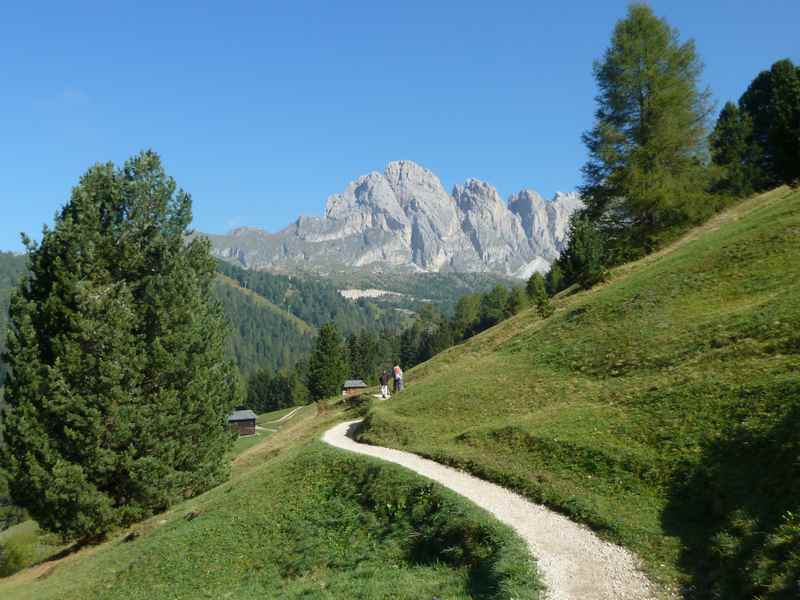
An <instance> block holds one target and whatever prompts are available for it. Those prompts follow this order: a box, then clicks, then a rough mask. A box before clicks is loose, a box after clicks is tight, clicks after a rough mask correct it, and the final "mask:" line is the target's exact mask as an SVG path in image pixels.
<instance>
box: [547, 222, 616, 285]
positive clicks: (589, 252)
mask: <svg viewBox="0 0 800 600" xmlns="http://www.w3.org/2000/svg"><path fill="white" fill-rule="evenodd" d="M604 254H605V248H604V242H603V237H602V236H601V235H600V233H599V232H598V230H597V228H596V227H595V226H594V225H593V224H592V223H591V222H590V221H589V219H588V218H587V217H586V216H585V215H584V214H582V213H581V212H577V213H575V214H573V215H572V217H570V222H569V244H568V245H567V247H566V248H565V249H564V251H563V252H562V253H561V256H559V257H558V264H559V266H560V269H561V271H562V272H563V274H564V282H565V284H566V285H568V286H569V285H572V284H573V283H577V284H579V285H580V286H581V287H582V288H584V289H589V288H590V287H592V286H593V285H595V284H597V283H599V282H601V281H603V280H604V279H605V277H606V269H605V266H604Z"/></svg>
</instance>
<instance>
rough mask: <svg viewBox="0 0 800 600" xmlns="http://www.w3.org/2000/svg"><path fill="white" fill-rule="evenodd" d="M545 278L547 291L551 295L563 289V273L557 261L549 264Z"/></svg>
mask: <svg viewBox="0 0 800 600" xmlns="http://www.w3.org/2000/svg"><path fill="white" fill-rule="evenodd" d="M545 279H546V283H547V293H548V294H550V295H551V296H555V295H556V294H557V293H558V292H560V291H561V290H562V289H564V274H563V273H562V271H561V267H560V266H559V264H558V262H554V263H553V264H552V265H550V270H549V271H548V272H547V276H546V277H545Z"/></svg>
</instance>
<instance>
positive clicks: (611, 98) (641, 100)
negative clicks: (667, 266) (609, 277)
mask: <svg viewBox="0 0 800 600" xmlns="http://www.w3.org/2000/svg"><path fill="white" fill-rule="evenodd" d="M700 72H701V63H700V60H699V59H698V57H697V53H696V51H695V46H694V42H693V41H691V40H690V41H687V42H684V43H681V42H680V41H679V39H678V33H677V31H676V30H675V29H673V28H671V27H670V26H669V24H668V23H667V22H666V21H665V20H663V19H660V18H658V17H656V16H655V15H654V14H653V11H652V9H651V8H650V7H649V6H647V5H645V4H632V5H631V6H630V7H629V9H628V15H627V17H626V18H625V19H623V20H621V21H619V22H618V23H617V25H616V27H615V29H614V33H613V36H612V39H611V46H610V47H609V48H608V50H607V51H606V53H605V56H604V57H603V60H602V61H599V62H596V63H595V65H594V75H595V79H596V80H597V85H598V87H599V90H600V91H599V94H598V96H597V112H596V122H595V125H594V127H593V128H592V130H591V131H589V132H587V133H585V134H584V136H583V139H584V142H585V144H586V146H587V148H588V150H589V155H590V158H589V161H588V162H587V164H586V165H585V166H584V167H583V173H584V178H585V184H584V185H583V186H582V187H581V190H580V191H581V196H582V198H583V200H584V202H585V203H586V207H587V208H586V210H587V214H588V215H589V216H590V218H591V219H592V220H593V221H594V222H595V224H596V226H597V227H598V228H599V230H600V231H601V232H602V233H603V234H604V236H605V237H606V238H607V239H608V241H609V243H610V244H611V245H612V246H617V245H619V246H623V247H625V246H627V247H634V248H639V249H642V250H647V249H649V248H650V246H651V245H652V244H653V239H652V236H654V235H655V234H657V233H658V232H659V231H660V230H661V229H663V228H665V227H669V226H671V225H673V224H675V223H677V222H681V221H683V220H686V219H687V218H692V217H694V216H695V215H697V214H698V213H702V212H703V211H704V210H705V207H704V206H703V203H704V202H705V200H706V195H705V194H704V192H703V190H704V189H705V187H706V185H705V184H706V176H707V173H706V169H705V168H704V166H703V164H702V162H703V156H704V141H705V137H706V127H705V124H706V120H707V116H708V114H709V106H708V96H709V95H708V93H707V92H703V91H700V90H699V89H698V78H699V76H700ZM618 255H619V254H617V253H615V256H618ZM619 256H620V257H622V256H621V255H619Z"/></svg>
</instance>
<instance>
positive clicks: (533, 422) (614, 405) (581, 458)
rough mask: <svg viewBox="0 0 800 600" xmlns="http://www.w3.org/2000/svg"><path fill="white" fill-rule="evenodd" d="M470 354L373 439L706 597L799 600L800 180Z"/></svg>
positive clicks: (423, 375)
mask: <svg viewBox="0 0 800 600" xmlns="http://www.w3.org/2000/svg"><path fill="white" fill-rule="evenodd" d="M555 306H556V309H557V310H556V312H555V314H554V315H553V316H551V317H550V318H548V319H546V320H542V319H541V318H540V317H539V316H538V314H537V313H536V312H535V311H533V310H527V311H525V312H523V313H521V314H520V315H518V316H516V317H514V318H512V319H509V320H508V321H506V322H504V323H502V324H500V325H498V326H497V327H494V328H493V329H491V330H489V331H487V332H485V333H483V334H481V335H479V336H477V337H475V338H473V339H472V340H470V341H468V342H466V343H465V344H463V345H460V346H457V347H455V348H452V349H450V350H448V351H445V352H443V353H442V354H440V355H438V356H437V357H435V358H434V359H433V360H431V361H429V362H427V363H424V364H423V365H420V366H419V367H417V368H416V369H414V370H413V371H412V372H411V373H410V384H409V387H408V390H407V391H406V392H404V393H403V395H402V396H401V397H399V398H398V399H397V400H395V401H392V402H389V403H385V404H381V405H378V406H376V407H375V408H374V410H372V412H371V413H370V415H369V417H368V423H367V427H366V428H365V432H364V434H363V438H364V440H365V441H368V442H370V443H377V444H382V445H391V446H395V447H400V448H405V449H408V450H411V451H413V452H417V453H419V454H423V455H426V456H430V457H433V458H435V459H437V460H440V461H443V462H447V463H451V464H455V465H458V466H460V467H463V468H466V469H468V470H469V471H471V472H473V473H475V474H477V475H479V476H481V477H484V478H487V479H491V480H494V481H496V482H499V483H501V484H504V485H507V486H510V487H512V488H515V489H516V490H518V491H520V492H521V493H523V494H525V495H527V496H528V497H530V498H532V499H534V500H536V501H540V502H544V503H546V504H548V505H550V506H553V507H555V508H557V509H558V510H560V511H562V512H564V513H566V514H568V515H570V516H571V517H573V518H575V519H578V520H580V521H583V522H585V523H588V524H589V525H591V526H592V527H593V528H595V529H596V530H598V531H599V532H600V533H601V534H602V535H604V536H606V537H608V538H610V539H612V540H615V541H618V542H621V543H622V544H624V545H626V546H628V547H630V548H632V549H633V550H634V551H636V552H637V553H638V554H639V555H640V556H641V557H642V558H643V559H644V561H645V562H646V566H647V568H648V570H649V571H650V573H651V574H653V575H654V576H655V577H656V578H657V579H660V580H662V581H666V582H673V583H676V584H679V585H682V586H683V593H684V594H685V596H686V597H689V598H729V599H731V598H753V597H761V598H795V597H796V594H797V589H798V588H797V582H798V580H799V578H800V462H798V455H800V437H799V436H798V433H797V432H798V431H800V329H798V325H799V324H800V192H798V191H791V190H789V189H788V188H779V189H777V190H774V191H772V192H770V193H767V194H763V195H761V196H757V197H755V198H751V199H749V200H746V201H744V202H742V203H741V204H739V205H737V206H735V207H733V208H732V209H729V210H727V211H725V212H723V213H721V214H719V215H717V216H716V217H715V218H713V219H712V220H711V221H710V222H708V223H707V224H705V225H704V226H702V227H700V228H698V229H695V230H693V231H691V232H690V233H689V234H688V235H686V236H685V237H683V238H682V239H680V240H679V241H678V242H677V243H675V244H673V245H671V246H670V247H668V248H666V249H665V250H663V251H661V252H658V253H656V254H653V255H651V256H648V257H647V258H645V259H642V260H640V261H638V262H635V263H631V264H628V265H625V266H623V267H620V268H618V269H616V270H614V271H612V273H611V275H610V281H609V283H607V284H605V285H603V286H600V287H597V288H595V289H593V290H592V291H589V292H582V293H573V294H570V293H569V290H568V291H567V292H564V293H562V294H560V295H559V296H558V297H557V298H556V300H555Z"/></svg>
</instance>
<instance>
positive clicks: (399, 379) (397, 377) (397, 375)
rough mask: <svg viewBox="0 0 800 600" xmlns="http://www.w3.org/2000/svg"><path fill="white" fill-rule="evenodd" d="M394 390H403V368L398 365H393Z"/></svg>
mask: <svg viewBox="0 0 800 600" xmlns="http://www.w3.org/2000/svg"><path fill="white" fill-rule="evenodd" d="M394 391H395V393H397V392H402V391H403V369H401V368H400V365H395V366H394Z"/></svg>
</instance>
